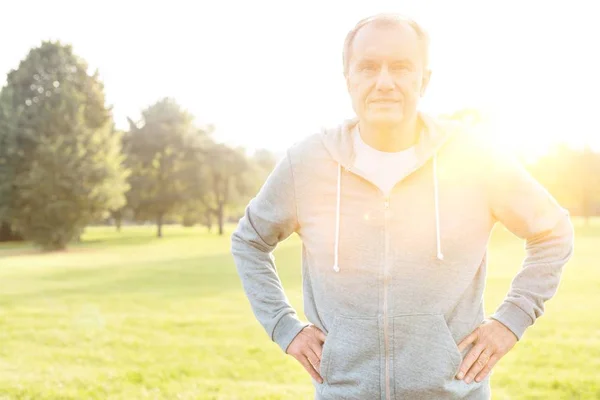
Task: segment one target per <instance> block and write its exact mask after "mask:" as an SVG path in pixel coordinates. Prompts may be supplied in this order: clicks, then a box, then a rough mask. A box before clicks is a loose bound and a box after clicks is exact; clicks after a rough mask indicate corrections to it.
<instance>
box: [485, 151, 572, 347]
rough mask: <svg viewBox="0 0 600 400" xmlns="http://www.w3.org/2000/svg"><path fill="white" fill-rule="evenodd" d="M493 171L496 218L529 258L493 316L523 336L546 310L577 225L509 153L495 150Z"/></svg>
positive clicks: (491, 185) (492, 198) (491, 183)
mask: <svg viewBox="0 0 600 400" xmlns="http://www.w3.org/2000/svg"><path fill="white" fill-rule="evenodd" d="M490 160H492V166H491V171H490V174H489V177H490V179H488V182H489V192H488V193H489V195H490V204H491V211H492V214H493V217H494V220H495V221H497V222H500V223H502V224H503V225H504V226H505V227H506V228H507V229H508V230H510V231H511V232H512V233H513V234H515V235H517V236H518V237H520V238H521V239H524V240H525V250H526V256H525V259H524V261H523V264H522V268H521V270H520V271H519V272H518V273H517V275H516V276H515V277H514V279H513V280H512V283H511V286H510V290H509V292H508V294H507V296H506V297H505V298H504V301H503V302H502V304H501V305H500V306H499V307H498V309H497V310H496V311H495V313H494V314H493V315H491V316H490V317H491V318H493V319H495V320H497V321H499V322H501V323H502V324H504V325H505V326H506V327H508V329H510V330H511V331H512V332H513V333H514V334H515V335H516V336H517V338H518V339H519V340H520V339H521V338H522V336H523V334H524V332H525V330H526V329H527V328H528V327H529V326H530V325H532V324H533V323H535V321H536V319H537V318H539V317H540V316H542V314H543V313H544V303H545V302H546V301H547V300H549V299H550V298H552V297H553V296H554V294H555V293H556V291H557V289H558V286H559V283H560V278H561V275H562V270H563V267H564V265H565V264H566V263H567V261H568V260H569V258H570V257H571V255H572V253H573V226H572V224H571V220H570V218H569V213H568V211H567V210H565V209H564V208H562V207H561V206H560V205H559V204H558V203H557V202H556V200H555V199H554V198H553V197H552V196H551V195H550V194H549V193H548V191H547V190H546V189H545V188H544V187H543V186H542V185H541V184H540V183H539V182H538V181H536V180H535V179H534V178H533V177H532V176H531V175H530V174H529V173H528V172H527V171H526V170H525V168H524V167H523V166H522V165H521V164H520V162H519V161H518V160H517V159H516V158H515V157H511V156H509V155H508V154H502V153H499V152H495V153H494V154H492V157H490Z"/></svg>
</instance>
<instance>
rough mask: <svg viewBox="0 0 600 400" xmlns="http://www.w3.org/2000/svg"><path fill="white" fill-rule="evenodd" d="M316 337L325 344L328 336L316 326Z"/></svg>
mask: <svg viewBox="0 0 600 400" xmlns="http://www.w3.org/2000/svg"><path fill="white" fill-rule="evenodd" d="M315 336H316V337H317V339H319V340H320V341H321V343H325V339H326V338H327V336H326V335H325V334H324V333H323V331H322V330H320V329H319V328H317V327H316V326H315Z"/></svg>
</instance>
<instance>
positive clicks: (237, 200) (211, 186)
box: [203, 143, 260, 235]
mask: <svg viewBox="0 0 600 400" xmlns="http://www.w3.org/2000/svg"><path fill="white" fill-rule="evenodd" d="M207 162H208V164H207V166H208V176H207V181H208V184H207V186H208V190H207V193H206V195H205V196H204V198H203V201H204V204H205V205H206V208H207V209H209V210H211V212H212V213H213V214H214V215H215V216H216V217H217V223H218V226H219V235H223V233H224V224H225V215H226V212H227V211H228V210H233V209H235V207H239V206H240V205H241V204H245V201H244V200H245V198H246V197H247V195H248V194H250V193H252V192H253V191H254V190H255V188H256V182H257V178H258V177H259V176H260V174H259V173H258V169H257V168H256V165H255V164H254V163H252V162H251V161H250V160H248V159H247V158H246V156H245V154H244V153H243V152H242V150H241V149H233V148H230V147H227V146H226V145H224V144H217V143H215V144H213V145H212V147H211V148H210V150H209V151H208V154H207ZM258 180H260V178H258Z"/></svg>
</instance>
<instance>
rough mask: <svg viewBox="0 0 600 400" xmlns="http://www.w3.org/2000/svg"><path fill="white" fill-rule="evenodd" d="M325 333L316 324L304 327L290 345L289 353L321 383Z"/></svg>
mask: <svg viewBox="0 0 600 400" xmlns="http://www.w3.org/2000/svg"><path fill="white" fill-rule="evenodd" d="M325 337H326V336H325V334H324V333H323V331H321V330H320V329H319V328H317V327H316V326H314V325H309V326H307V327H306V328H304V329H302V330H301V331H300V333H299V334H298V335H296V337H295V338H294V340H292V343H290V345H289V346H288V348H287V350H286V352H287V354H289V355H291V356H293V357H294V358H295V359H296V360H298V361H300V364H302V366H303V367H304V369H306V370H307V371H308V373H309V374H310V376H312V377H313V378H314V379H315V380H316V381H318V382H319V383H323V378H321V375H319V374H320V372H321V353H322V351H323V343H325Z"/></svg>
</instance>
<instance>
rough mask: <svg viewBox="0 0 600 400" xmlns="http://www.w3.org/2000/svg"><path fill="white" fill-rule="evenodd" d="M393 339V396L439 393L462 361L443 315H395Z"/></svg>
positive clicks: (441, 394) (440, 393)
mask: <svg viewBox="0 0 600 400" xmlns="http://www.w3.org/2000/svg"><path fill="white" fill-rule="evenodd" d="M393 340H394V345H393V346H394V347H393V364H392V365H393V368H394V371H393V376H394V387H395V391H396V396H395V397H396V398H397V399H405V398H412V397H411V396H417V397H418V396H425V395H427V396H429V397H431V398H435V396H443V395H444V387H445V386H447V385H448V384H449V383H451V382H452V380H454V379H455V378H454V377H455V375H456V373H457V372H458V368H459V367H460V363H461V362H462V355H461V353H460V351H459V350H458V346H457V344H456V342H455V341H454V338H453V337H452V334H451V332H450V329H449V328H448V325H447V323H446V320H445V318H444V316H443V315H437V314H435V315H406V316H400V317H395V318H394V323H393ZM432 396H433V397H432Z"/></svg>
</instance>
